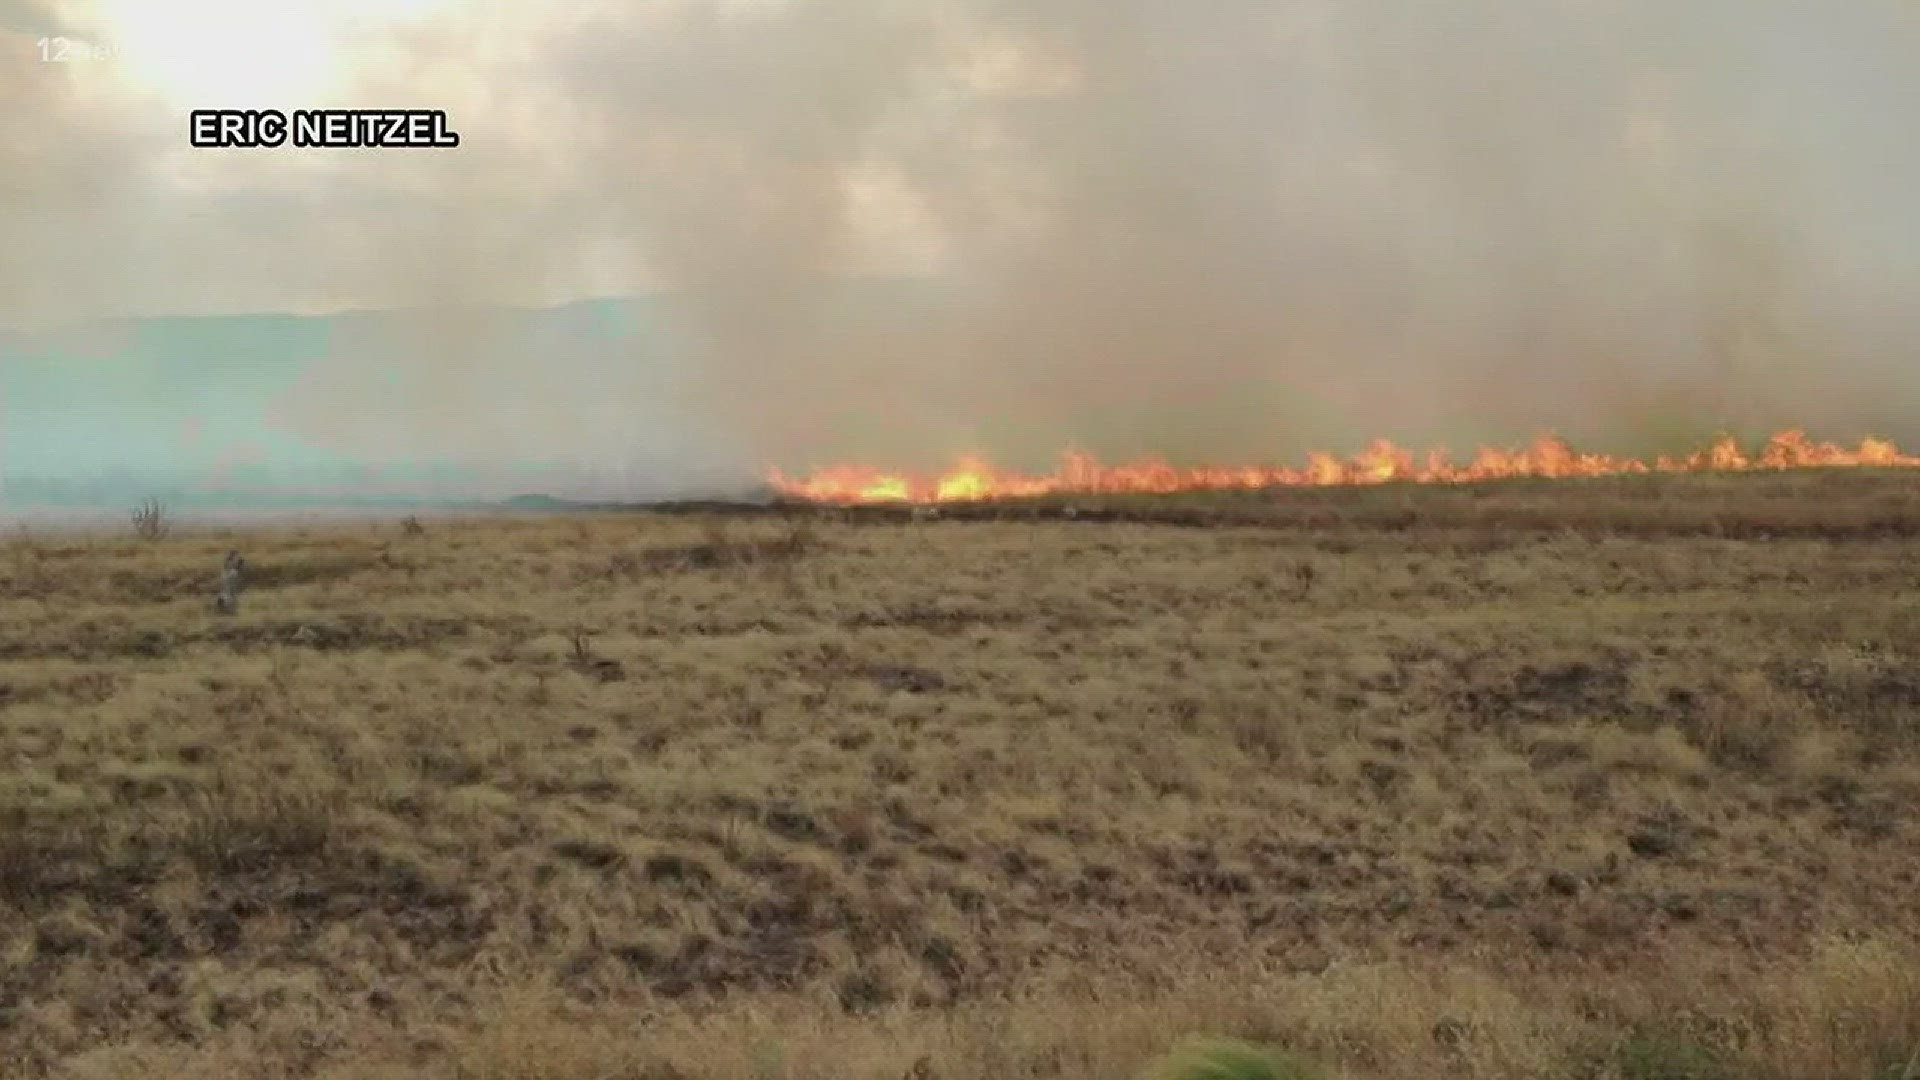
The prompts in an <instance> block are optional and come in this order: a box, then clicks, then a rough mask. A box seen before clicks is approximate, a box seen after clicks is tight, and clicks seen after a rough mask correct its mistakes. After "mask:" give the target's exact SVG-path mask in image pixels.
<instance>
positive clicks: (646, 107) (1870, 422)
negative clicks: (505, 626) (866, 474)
mask: <svg viewBox="0 0 1920 1080" xmlns="http://www.w3.org/2000/svg"><path fill="white" fill-rule="evenodd" d="M55 35H65V36H67V37H68V38H70V39H72V40H73V41H75V42H77V43H79V45H78V47H70V48H69V52H70V54H71V55H70V56H69V57H68V59H67V60H65V61H64V62H54V61H52V60H48V59H43V51H44V50H43V46H42V45H41V44H40V39H41V38H43V37H52V36H55ZM322 105H324V106H357V107H395V108H399V107H411V108H443V109H446V110H447V111H448V112H449V114H450V116H451V120H452V123H453V126H454V127H455V128H456V129H457V130H458V131H459V132H460V133H461V135H462V138H463V140H464V141H463V144H462V146H461V147H460V148H459V149H458V150H453V151H296V150H291V149H280V150H253V151H246V150H232V151H206V150H194V149H191V148H189V147H188V145H187V120H186V116H187V111H188V110H189V109H191V108H193V107H196V106H219V107H280V108H286V109H292V108H297V107H306V106H322ZM1916 117H1920V5H1916V4H1913V3H1912V2H1910V0H1843V2H1839V3H1812V2H1804V3H1793V2H1785V0H1644V2H1632V0H1371V2H1366V3H1354V2H1351V0H1344V2H1342V0H1277V2H1271V3H1255V2H1251V0H1248V2H1240V3H1235V2H1226V0H1221V2H1212V3H1180V2H1175V0H1155V2H1147V0H1024V2H1015V0H898V2H891V0H841V2H836V0H732V2H721V0H709V2H695V0H651V2H648V0H638V2H635V0H628V2H612V0H582V2H577V3H570V4H561V5H539V4H528V3H507V2H506V0H493V2H485V0H412V2H409V3H378V2H375V0H338V2H325V0H290V2H287V3H280V4H264V3H246V4H243V3H221V2H213V0H177V2H176V0H0V327H10V328H13V329H15V330H29V329H30V330H34V331H36V332H39V331H42V330H45V329H46V328H47V327H50V326H56V325H57V324H60V323H63V322H67V321H71V320H76V319H93V318H99V317H103V316H114V315H133V314H138V315H151V314H183V313H235V312H263V311H280V312H286V311H295V312H314V311H331V310H340V309H347V308H366V307H378V308H403V309H407V310H409V311H411V312H414V314H413V315H412V316H410V318H409V320H407V323H406V328H405V329H404V331H397V332H395V333H393V334H391V335H389V337H388V338H386V339H383V340H381V341H379V342H371V343H370V342H365V341H362V342H359V343H358V344H357V346H356V348H354V349H353V350H346V349H336V350H335V351H334V352H333V353H332V354H330V355H329V356H327V357H326V358H324V361H323V362H316V363H315V364H314V365H313V368H312V370H311V371H310V372H309V373H308V375H307V376H306V377H304V378H303V379H302V380H300V381H299V383H298V385H297V388H296V389H295V390H291V391H286V392H285V393H282V394H280V395H279V396H277V397H275V399H274V400H272V401H271V402H267V403H263V404H261V405H260V406H259V408H258V411H259V413H260V415H261V416H262V417H265V416H267V415H268V406H269V405H270V406H271V408H272V410H273V413H272V415H273V416H274V417H275V418H276V419H274V421H273V422H274V423H275V424H278V425H281V427H282V428H284V430H285V431H287V432H291V433H293V434H296V435H298V436H299V437H301V438H303V439H306V440H308V441H317V442H319V443H328V442H331V443H333V444H337V445H340V446H355V447H357V446H362V445H378V446H380V447H381V448H382V452H383V453H388V454H393V455H399V456H402V457H404V456H406V455H409V454H417V455H426V454H439V453H456V452H462V451H472V452H474V453H483V452H487V451H489V450H490V449H495V448H497V447H498V446H499V445H500V435H499V432H500V431H501V430H503V429H510V430H511V431H512V432H513V433H514V437H513V439H512V440H511V441H512V443H513V446H514V447H515V450H514V452H515V453H519V452H522V448H524V447H527V446H535V447H540V446H547V447H552V448H554V449H555V451H556V456H580V455H582V454H586V455H598V454H601V453H607V454H616V455H617V454H618V453H619V452H620V451H619V448H620V447H621V445H622V441H623V439H624V438H625V437H626V436H625V432H624V428H626V427H627V426H629V425H630V424H631V423H632V422H633V421H630V420H628V419H625V417H627V416H628V414H627V413H625V412H624V411H623V410H622V409H620V408H619V407H617V404H616V406H615V407H609V405H608V401H609V399H613V400H614V401H615V402H616V403H617V402H618V401H619V400H620V399H621V395H626V394H633V395H640V394H644V395H647V397H646V399H645V400H636V401H635V402H634V403H633V411H632V413H631V416H633V417H641V416H647V415H658V414H660V413H661V412H662V410H671V411H672V412H673V413H674V414H675V415H676V416H682V417H691V418H693V420H695V421H696V423H695V424H694V427H696V428H698V429H699V430H703V431H705V432H707V435H706V436H704V438H706V439H707V440H709V441H710V448H711V450H712V452H713V453H714V454H716V455H727V456H731V457H738V458H739V459H740V460H742V461H769V462H780V463H786V464H800V465H804V464H806V463H808V462H810V461H815V460H820V459H823V458H828V457H835V456H842V455H852V456H875V457H885V458H887V459H888V460H901V461H902V462H903V463H904V464H908V465H924V464H929V463H932V462H934V461H938V460H943V459H946V458H947V457H949V456H950V455H951V454H953V453H955V452H958V451H963V450H984V451H986V452H988V453H992V454H995V455H997V456H1000V457H1002V458H1003V459H1006V460H1020V461H1031V460H1032V459H1033V458H1035V457H1036V456H1039V457H1043V458H1044V456H1045V455H1048V454H1051V453H1052V452H1054V451H1055V450H1058V449H1059V448H1061V447H1063V446H1065V445H1067V444H1069V443H1073V444H1078V445H1081V446H1086V447H1089V448H1092V449H1094V450H1096V451H1101V452H1105V453H1108V454H1113V455H1124V454H1131V453H1136V452H1142V451H1151V450H1157V451H1163V452H1167V453H1170V454H1173V455H1175V456H1176V457H1188V458H1193V457H1205V458H1212V459H1225V458H1249V457H1256V458H1268V457H1275V456H1286V455H1291V454H1296V453H1298V452H1299V451H1301V450H1302V449H1305V448H1306V447H1307V446H1310V445H1320V446H1329V447H1331V448H1335V449H1346V448H1351V447H1352V446H1353V445H1355V444H1356V443H1357V442H1358V441H1361V440H1364V439H1366V438H1370V437H1373V436H1376V435H1387V436H1393V437H1396V438H1400V439H1403V440H1406V441H1409V442H1415V443H1421V442H1428V441H1433V440H1436V439H1449V440H1458V439H1462V438H1480V437H1486V438H1525V437H1526V436H1528V435H1529V434H1531V433H1533V432H1535V431H1538V430H1541V429H1547V428H1553V429H1559V430H1563V431H1567V432H1569V433H1570V434H1573V435H1575V436H1576V437H1589V438H1599V439H1620V438H1627V437H1633V436H1639V435H1644V434H1647V433H1659V432H1668V431H1673V430H1682V429H1684V430H1688V431H1694V430H1702V431H1705V430H1712V429H1714V428H1717V427H1719V426H1723V425H1736V426H1773V425H1775V424H1780V423H1801V424H1807V425H1811V426H1813V427H1815V428H1816V429H1818V430H1819V431H1820V432H1821V433H1823V434H1828V435H1831V436H1833V437H1838V438H1854V437H1857V436H1858V435H1859V434H1862V433H1864V431H1866V430H1874V431H1879V432H1882V433H1885V434H1890V435H1894V436H1896V437H1899V436H1906V437H1909V438H1911V437H1914V436H1916V435H1920V390H1917V389H1916V387H1917V386H1920V377H1917V376H1916V372H1920V314H1916V308H1920V305H1916V304H1915V303H1914V299H1913V298H1914V297H1915V296H1920V200H1916V198H1915V196H1914V193H1915V192H1916V191H1920V138H1915V136H1914V132H1915V125H1916V119H1915V118H1916ZM903 281H906V282H911V281H923V282H926V283H928V291H927V292H926V293H918V292H912V291H908V292H907V293H905V294H904V298H903V294H902V292H901V290H902V288H903V286H902V284H901V283H902V282H903ZM876 283H878V284H876ZM643 290H664V291H666V293H667V294H668V295H670V296H672V297H673V298H674V299H673V303H672V304H671V305H670V307H671V312H672V315H671V318H670V319H669V320H667V323H670V324H671V334H672V336H673V339H674V341H675V348H674V350H673V352H672V355H671V357H669V358H666V359H663V358H662V356H661V353H660V350H658V349H640V348H636V349H634V350H632V351H630V352H628V351H622V350H620V349H605V348H597V349H594V350H587V351H585V352H582V353H581V355H580V356H578V357H573V358H572V361H573V362H571V364H570V362H569V356H568V355H567V354H568V353H569V351H570V346H569V344H568V343H567V342H566V341H565V340H545V341H544V342H543V345H542V350H543V351H534V350H532V349H531V348H530V347H529V346H527V345H526V344H525V338H524V335H518V334H515V333H507V332H504V331H501V330H500V328H499V326H498V324H497V322H496V321H490V318H489V317H487V316H485V315H483V314H475V312H476V311H477V310H478V311H484V310H485V309H488V308H492V307H497V306H500V305H538V304H548V303H554V302H559V301H563V300H567V299H572V298H578V297H582V296H593V295H615V294H627V293H634V292H638V291H643ZM662 325H663V326H664V325H666V324H665V323H663V324H662ZM663 332H665V331H663ZM62 355H64V354H62ZM109 359H111V357H109ZM0 362H4V360H3V359H0ZM60 362H61V363H62V364H65V363H67V361H65V360H62V361H60ZM42 363H43V364H44V363H46V361H44V360H43V361H42ZM74 363H75V364H79V363H81V362H80V361H74ZM662 364H666V365H670V366H671V367H672V368H673V369H674V370H672V371H671V372H665V373H663V372H661V371H657V370H649V371H646V372H636V371H634V370H632V368H633V367H634V366H635V365H651V366H653V367H658V366H660V365H662ZM216 366H217V365H216ZM68 370H71V371H74V372H75V374H74V375H73V376H72V377H73V378H74V379H75V380H78V382H77V383H76V384H75V385H78V386H79V387H80V391H84V390H85V389H86V387H87V386H88V385H89V384H88V383H87V380H88V379H90V378H93V377H95V375H96V373H97V371H104V370H107V369H106V368H100V369H87V368H84V367H71V368H68ZM562 372H564V373H565V374H564V378H563V379H562V378H560V373H562ZM180 377H181V378H187V377H188V376H186V375H182V376H180ZM34 385H36V386H38V385H40V384H39V383H35V384H34ZM536 388H537V390H538V392H537V393H534V392H533V391H534V390H535V389H536ZM80 391H75V390H74V389H73V387H72V386H69V387H68V390H67V392H68V398H69V399H71V398H72V396H73V394H74V393H76V392H80ZM36 392H40V391H36ZM101 392H102V393H109V390H108V389H106V388H105V387H104V386H103V387H102V389H101ZM289 395H291V396H290V397H289ZM530 395H531V396H530ZM663 395H665V396H664V397H663ZM20 396H21V392H20V391H18V390H16V391H15V392H14V393H13V397H14V398H15V399H16V400H13V401H11V402H10V403H7V404H6V405H5V407H6V408H7V409H8V410H9V415H10V416H11V417H12V418H13V420H12V422H13V423H15V424H16V425H17V424H18V423H20V419H19V417H20V415H21V411H22V409H23V405H22V404H21V402H20V401H19V400H17V399H18V398H19V397H20ZM83 396H84V395H83ZM193 396H194V393H187V397H193ZM534 400H537V401H538V402H539V403H540V407H541V410H542V411H541V412H539V413H537V414H536V413H532V412H529V405H528V402H529V401H534ZM509 415H511V421H510V422H509V421H508V420H506V419H503V418H505V417H508V416H509ZM423 416H424V417H430V418H429V419H424V420H423V419H422V417H423ZM583 418H585V419H583ZM42 422H43V423H45V422H46V421H44V419H43V421H42Z"/></svg>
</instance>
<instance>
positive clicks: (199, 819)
mask: <svg viewBox="0 0 1920 1080" xmlns="http://www.w3.org/2000/svg"><path fill="white" fill-rule="evenodd" d="M330 811H331V807H329V806H327V805H325V804H323V803H321V802H320V801H318V800H313V799H307V798H300V797H293V796H285V795H267V796H251V797H250V796H240V797H237V798H236V797H231V796H229V797H222V798H218V799H213V798H210V799H208V800H207V801H205V802H204V803H202V805H200V806H199V807H197V808H196V810H195V812H194V814H193V815H192V817H191V818H189V820H188V822H187V825H186V828H185V830H184V832H183V834H182V835H181V837H180V843H181V847H182V848H183V849H184V850H185V851H186V854H187V857H188V858H189V859H191V860H192V861H193V863H194V865H195V866H198V867H199V868H200V869H202V870H205V871H208V872H212V873H226V874H233V873H248V872H254V871H262V870H272V869H279V868H284V867H289V866H298V865H310V864H312V863H314V862H316V861H319V860H321V859H323V858H324V857H325V856H326V855H327V854H328V853H329V851H330V850H331V848H332V847H333V841H334V834H333V821H332V814H331V812H330Z"/></svg>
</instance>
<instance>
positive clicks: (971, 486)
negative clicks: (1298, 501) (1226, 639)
mask: <svg viewBox="0 0 1920 1080" xmlns="http://www.w3.org/2000/svg"><path fill="white" fill-rule="evenodd" d="M1916 466H1920V457H1914V456H1911V455H1908V454H1903V453H1901V452H1900V448H1899V447H1897V446H1895V445H1894V444H1892V443H1890V442H1887V441H1886V440H1884V439H1875V438H1868V439H1864V440H1862V441H1861V443H1860V446H1859V448H1858V449H1854V450H1849V449H1847V448H1845V447H1843V446H1839V445H1836V444H1834V443H1824V442H1815V441H1813V440H1811V439H1809V438H1807V436H1806V434H1805V433H1804V432H1800V431H1783V432H1781V433H1779V434H1777V435H1775V436H1773V438H1771V439H1769V440H1768V441H1767V445H1766V447H1765V448H1764V449H1762V450H1761V452H1760V453H1759V455H1758V456H1752V457H1750V456H1748V455H1747V453H1746V452H1745V451H1743V450H1741V448H1740V445H1739V443H1737V442H1736V441H1735V440H1734V439H1733V437H1732V436H1727V435H1723V436H1721V437H1720V438H1719V439H1718V440H1717V441H1715V442H1714V444H1713V445H1712V446H1709V447H1707V448H1706V449H1704V450H1699V451H1696V452H1694V453H1692V454H1688V455H1686V456H1685V457H1678V458H1676V457H1668V456H1665V455H1663V456H1660V457H1657V458H1654V459H1653V460H1652V461H1642V460H1639V459H1636V458H1621V457H1612V456H1609V455H1606V454H1582V453H1578V452H1576V451H1575V450H1574V449H1573V447H1572V446H1570V445H1568V444H1567V442H1566V441H1565V440H1563V439H1560V438H1558V437H1556V436H1542V437H1541V438H1539V439H1537V440H1535V441H1534V443H1533V445H1531V446H1529V447H1526V448H1524V449H1519V450H1501V449H1494V448H1484V449H1481V450H1480V451H1478V452H1477V453H1475V454H1474V456H1473V459H1472V461H1470V462H1469V463H1467V464H1465V465H1456V464H1454V463H1453V460H1452V458H1451V457H1450V456H1449V455H1448V454H1447V452H1446V451H1444V450H1434V451H1429V452H1428V453H1426V454H1423V455H1420V456H1419V458H1418V459H1417V460H1416V457H1415V455H1414V454H1412V453H1410V452H1409V451H1406V450H1402V449H1400V448H1399V447H1397V446H1395V445H1394V444H1392V443H1390V442H1387V441H1386V440H1384V439H1383V440H1380V441H1377V442H1375V443H1373V444H1372V445H1371V446H1369V447H1367V449H1366V450H1364V451H1362V452H1361V453H1359V454H1357V455H1355V456H1354V457H1353V458H1351V459H1349V460H1346V461H1342V460H1340V459H1339V458H1336V457H1334V456H1332V455H1331V454H1322V453H1316V454H1310V455H1308V457H1307V464H1306V466H1305V467H1304V468H1300V469H1293V468H1287V467H1285V466H1265V465H1255V466H1239V467H1213V466H1202V467H1198V468H1187V469H1181V468H1175V467H1174V466H1172V465H1169V464H1167V463H1166V462H1164V461H1161V460H1159V459H1157V458H1145V459H1142V460H1139V461H1136V462H1134V463H1132V464H1129V465H1102V464H1100V463H1099V462H1098V461H1096V460H1094V459H1093V458H1092V457H1090V456H1089V455H1086V454H1081V453H1068V454H1066V455H1065V456H1064V458H1063V460H1062V461H1061V464H1060V467H1059V468H1058V469H1057V470H1055V471H1054V472H1053V473H1052V474H1051V475H1045V476H1039V475H1028V474H1022V473H1014V472H1001V471H1000V470H998V469H995V468H993V467H992V466H991V465H988V464H987V463H986V462H985V461H984V460H981V459H980V458H977V457H968V458H963V459H961V461H960V462H959V463H958V464H957V465H955V466H954V467H953V468H952V469H950V470H948V471H947V472H945V473H942V474H941V475H939V476H917V475H913V474H909V473H895V472H884V471H882V470H879V469H873V468H867V467H864V466H859V465H836V466H833V467H831V468H826V469H821V470H819V471H818V472H815V473H813V474H812V475H810V476H806V477H800V478H790V477H787V476H785V475H783V474H781V473H780V472H777V471H776V472H774V473H773V474H772V475H771V476H769V477H768V480H769V482H770V483H771V484H772V485H773V487H774V489H775V490H777V491H779V492H780V493H781V494H783V495H787V496H790V497H793V498H798V499H806V500H808V501H811V502H822V503H840V504H859V503H889V502H907V503H943V502H969V501H976V500H981V499H1004V498H1018V497H1022V496H1034V495H1062V494H1167V493H1171V492H1179V491H1208V490H1233V489H1240V490H1254V489H1259V488H1272V487H1334V486H1343V485H1354V484H1384V483H1389V482H1393V481H1399V482H1405V483H1415V484H1461V483H1471V482H1473V481H1479V480H1500V479H1508V478H1513V477H1549V478H1561V477H1574V476H1626V475H1632V474H1638V473H1696V472H1758V471H1780V470H1786V469H1818V468H1845V467H1872V468H1913V467H1916Z"/></svg>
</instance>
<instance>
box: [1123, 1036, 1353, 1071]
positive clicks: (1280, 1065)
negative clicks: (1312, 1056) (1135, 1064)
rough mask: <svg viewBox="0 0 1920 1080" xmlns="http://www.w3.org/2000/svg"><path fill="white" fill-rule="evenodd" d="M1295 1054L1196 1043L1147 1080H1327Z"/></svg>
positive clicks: (1213, 1041) (1240, 1045) (1205, 1041)
mask: <svg viewBox="0 0 1920 1080" xmlns="http://www.w3.org/2000/svg"><path fill="white" fill-rule="evenodd" d="M1327 1078H1328V1073H1327V1072H1326V1070H1324V1069H1322V1068H1320V1067H1319V1066H1318V1065H1316V1064H1314V1063H1313V1062H1311V1061H1308V1060H1306V1059H1305V1058H1302V1057H1299V1056H1298V1055H1295V1054H1289V1053H1285V1052H1282V1051H1278V1050H1269V1049H1266V1048H1264V1047H1259V1046H1254V1045H1252V1044H1251V1043H1244V1042H1239V1041H1236V1040H1233V1039H1196V1040H1193V1041H1192V1042H1189V1043H1187V1044H1186V1045H1184V1046H1181V1047H1180V1048H1179V1049H1177V1050H1175V1051H1174V1052H1173V1053H1171V1054H1169V1055H1167V1056H1166V1057H1165V1058H1163V1059H1161V1060H1160V1061H1158V1062H1156V1063H1155V1064H1154V1066H1153V1067H1152V1068H1151V1069H1149V1070H1148V1071H1147V1074H1146V1080H1327Z"/></svg>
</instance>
